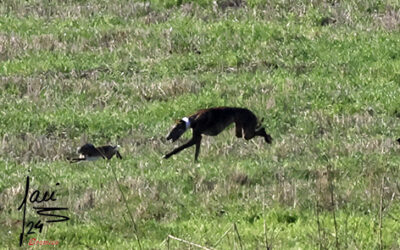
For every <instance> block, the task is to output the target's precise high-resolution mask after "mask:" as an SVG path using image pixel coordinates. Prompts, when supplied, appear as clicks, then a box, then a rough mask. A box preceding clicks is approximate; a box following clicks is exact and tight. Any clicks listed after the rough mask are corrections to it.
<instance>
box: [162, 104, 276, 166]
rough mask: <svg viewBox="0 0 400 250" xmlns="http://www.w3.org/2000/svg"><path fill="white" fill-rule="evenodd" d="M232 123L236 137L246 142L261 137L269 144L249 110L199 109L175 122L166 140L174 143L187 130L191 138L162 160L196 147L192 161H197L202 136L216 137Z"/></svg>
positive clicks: (228, 108)
mask: <svg viewBox="0 0 400 250" xmlns="http://www.w3.org/2000/svg"><path fill="white" fill-rule="evenodd" d="M232 123H235V125H236V137H239V138H242V137H243V135H244V138H245V139H246V140H250V139H251V138H253V137H254V136H261V137H264V139H265V142H266V143H269V144H271V142H272V137H271V136H270V135H269V134H267V133H266V132H265V129H264V128H263V127H261V125H259V122H258V119H257V117H256V116H255V115H254V113H253V112H251V111H250V110H248V109H246V108H233V107H217V108H209V109H201V110H199V111H197V113H195V114H193V115H191V116H189V117H184V118H182V119H181V120H180V121H178V122H177V124H176V125H175V127H174V128H173V129H172V131H171V132H170V133H169V135H168V136H167V140H172V142H174V141H176V140H177V139H178V138H179V137H181V135H182V134H183V133H185V132H186V130H188V129H189V128H191V129H192V130H193V137H192V139H190V140H189V141H188V142H187V143H185V144H183V145H182V146H180V147H177V148H175V149H174V150H172V151H171V152H170V153H168V154H166V155H165V156H164V158H165V159H168V158H169V157H171V156H172V155H174V154H177V153H179V152H180V151H182V150H183V149H185V148H188V147H191V146H193V145H196V152H195V156H194V159H195V161H197V158H198V156H199V153H200V142H201V139H202V135H210V136H216V135H218V134H219V133H221V132H222V131H223V130H224V129H225V128H226V127H228V126H229V125H230V124H232Z"/></svg>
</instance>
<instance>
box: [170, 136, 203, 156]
mask: <svg viewBox="0 0 400 250" xmlns="http://www.w3.org/2000/svg"><path fill="white" fill-rule="evenodd" d="M194 144H196V137H195V136H193V137H192V139H190V141H188V142H187V143H185V144H183V145H182V146H180V147H177V148H176V149H174V150H172V151H171V152H170V153H168V154H166V155H164V158H165V159H168V158H169V157H171V156H172V155H174V154H177V153H179V152H180V151H182V150H184V149H185V148H188V147H191V146H193V145H194Z"/></svg>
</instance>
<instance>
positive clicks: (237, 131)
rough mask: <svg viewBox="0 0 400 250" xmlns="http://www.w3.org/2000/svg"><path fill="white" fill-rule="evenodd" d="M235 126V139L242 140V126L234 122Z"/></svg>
mask: <svg viewBox="0 0 400 250" xmlns="http://www.w3.org/2000/svg"><path fill="white" fill-rule="evenodd" d="M235 125H236V137H238V138H242V137H243V134H242V131H243V126H242V124H240V123H238V122H236V123H235Z"/></svg>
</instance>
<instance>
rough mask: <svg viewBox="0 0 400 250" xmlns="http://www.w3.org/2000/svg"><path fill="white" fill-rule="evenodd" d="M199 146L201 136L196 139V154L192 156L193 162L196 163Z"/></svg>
mask: <svg viewBox="0 0 400 250" xmlns="http://www.w3.org/2000/svg"><path fill="white" fill-rule="evenodd" d="M200 144H201V135H199V136H197V137H196V153H195V155H194V161H197V158H198V157H199V154H200Z"/></svg>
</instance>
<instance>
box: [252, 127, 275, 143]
mask: <svg viewBox="0 0 400 250" xmlns="http://www.w3.org/2000/svg"><path fill="white" fill-rule="evenodd" d="M255 135H256V136H262V137H264V139H265V142H266V143H269V144H270V143H271V142H272V137H271V136H270V135H269V134H267V133H266V132H265V129H264V128H260V129H258V130H257V131H256V132H255Z"/></svg>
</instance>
